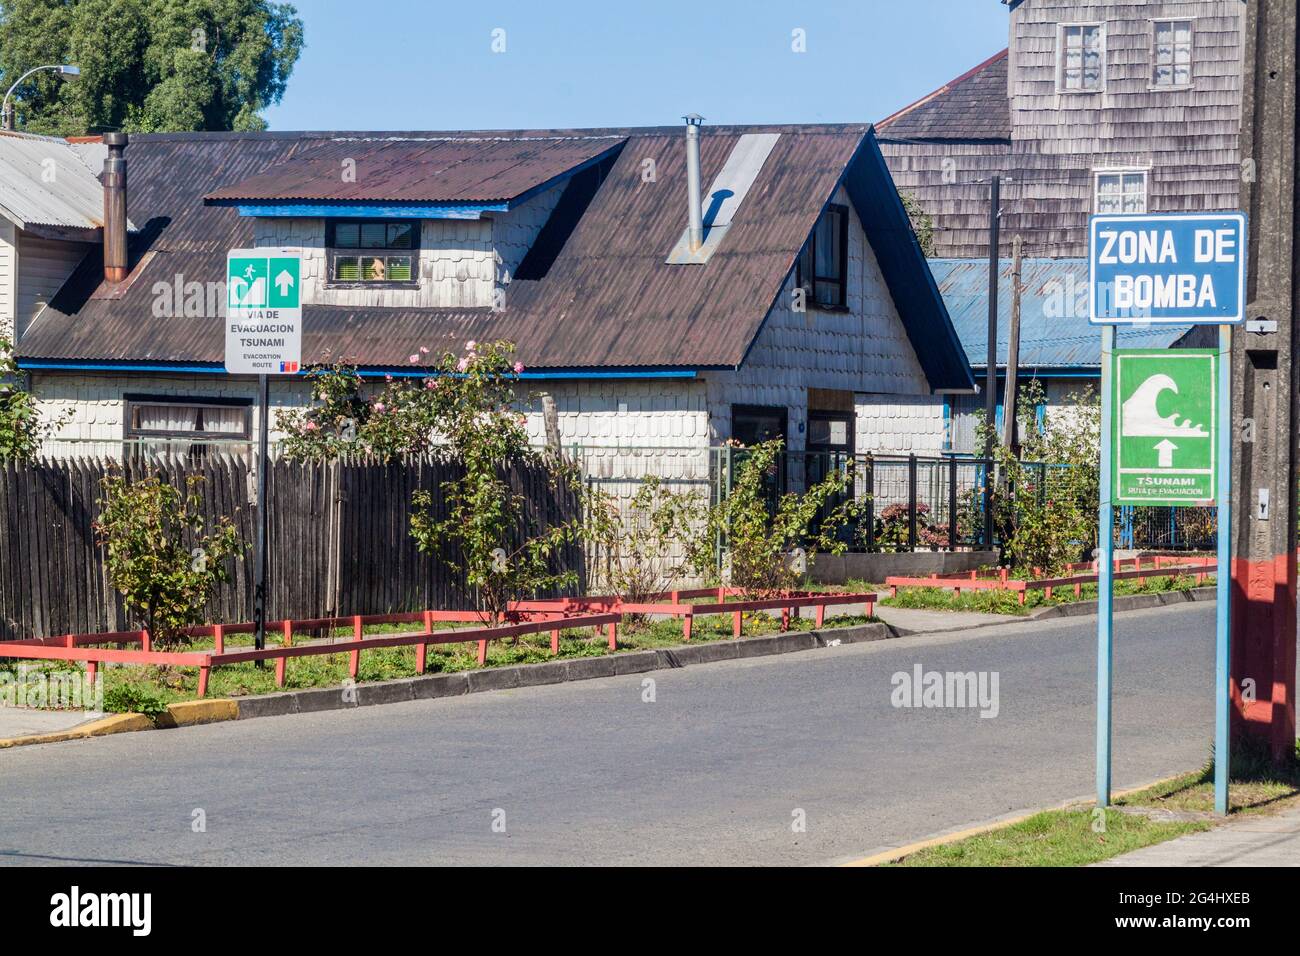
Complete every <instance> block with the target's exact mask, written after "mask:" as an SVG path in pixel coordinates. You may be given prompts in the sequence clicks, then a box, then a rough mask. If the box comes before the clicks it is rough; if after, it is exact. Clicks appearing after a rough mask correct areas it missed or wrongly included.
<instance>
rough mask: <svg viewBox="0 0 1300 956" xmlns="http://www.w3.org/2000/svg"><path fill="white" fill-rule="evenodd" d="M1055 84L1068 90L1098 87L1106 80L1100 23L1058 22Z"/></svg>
mask: <svg viewBox="0 0 1300 956" xmlns="http://www.w3.org/2000/svg"><path fill="white" fill-rule="evenodd" d="M1057 62H1058V73H1057V78H1056V87H1057V89H1058V90H1061V91H1064V92H1067V93H1091V92H1096V91H1098V90H1100V89H1101V88H1102V86H1103V82H1104V80H1105V69H1106V49H1105V34H1104V32H1103V28H1102V25H1101V24H1100V23H1067V24H1062V25H1061V34H1060V38H1059V42H1058V46H1057Z"/></svg>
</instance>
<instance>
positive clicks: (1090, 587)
mask: <svg viewBox="0 0 1300 956" xmlns="http://www.w3.org/2000/svg"><path fill="white" fill-rule="evenodd" d="M1213 584H1214V575H1207V576H1206V578H1205V582H1204V585H1203V586H1205V587H1211V586H1213ZM1195 587H1198V585H1197V583H1196V577H1195V575H1190V574H1185V575H1179V576H1170V575H1165V576H1161V577H1156V576H1154V575H1153V576H1151V577H1148V578H1147V579H1146V582H1145V583H1144V584H1139V583H1138V580H1137V579H1136V578H1123V579H1121V580H1119V581H1116V582H1115V594H1116V595H1117V596H1118V595H1124V594H1157V593H1160V592H1162V591H1190V590H1192V589H1193V588H1195ZM1095 600H1097V585H1095V584H1085V585H1083V586H1082V588H1081V589H1080V594H1079V596H1078V597H1075V596H1074V587H1073V585H1071V586H1068V587H1061V588H1055V589H1053V591H1052V596H1051V598H1048V597H1047V594H1046V592H1044V591H1042V590H1033V591H1027V592H1026V593H1025V603H1024V604H1023V605H1022V604H1020V603H1019V601H1018V599H1017V597H1016V595H1015V594H1014V593H1013V592H1011V591H1001V590H993V589H980V590H968V591H962V593H961V594H960V595H955V594H953V592H952V591H949V590H945V589H943V588H928V587H907V588H899V589H898V594H897V595H896V596H894V597H888V598H885V599H884V600H882V601H881V602H880V604H881V606H882V607H903V608H925V609H929V610H936V611H979V612H981V613H984V614H1012V615H1016V616H1021V617H1023V616H1024V615H1026V614H1029V613H1030V612H1031V611H1035V610H1037V609H1038V608H1042V607H1053V606H1055V605H1058V604H1072V603H1074V602H1075V601H1095Z"/></svg>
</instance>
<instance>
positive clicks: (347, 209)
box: [236, 202, 510, 219]
mask: <svg viewBox="0 0 1300 956" xmlns="http://www.w3.org/2000/svg"><path fill="white" fill-rule="evenodd" d="M236 208H237V209H238V210H239V214H240V215H241V216H256V217H258V218H262V219H481V218H482V216H483V213H485V212H506V211H507V210H509V208H510V206H509V204H508V203H503V202H498V203H472V204H463V205H456V206H431V205H410V206H403V205H396V204H392V203H347V204H342V203H256V204H254V203H240V204H239V205H237V206H236Z"/></svg>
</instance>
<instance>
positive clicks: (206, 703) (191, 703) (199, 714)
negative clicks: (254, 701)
mask: <svg viewBox="0 0 1300 956" xmlns="http://www.w3.org/2000/svg"><path fill="white" fill-rule="evenodd" d="M238 717H239V705H238V704H237V703H235V702H234V701H233V700H224V699H217V700H185V701H180V702H179V703H175V704H168V705H167V709H166V710H164V711H163V712H162V713H161V714H159V715H158V720H157V722H156V724H157V726H159V727H168V728H170V727H192V726H194V725H196V724H211V723H215V722H217V721H220V720H235V719H237V718H238Z"/></svg>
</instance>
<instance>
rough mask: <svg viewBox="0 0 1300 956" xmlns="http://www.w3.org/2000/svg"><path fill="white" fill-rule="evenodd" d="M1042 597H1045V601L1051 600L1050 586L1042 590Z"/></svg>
mask: <svg viewBox="0 0 1300 956" xmlns="http://www.w3.org/2000/svg"><path fill="white" fill-rule="evenodd" d="M1043 596H1044V597H1046V598H1047V600H1049V601H1050V600H1051V599H1052V586H1051V585H1050V584H1049V585H1048V586H1047V587H1045V588H1043ZM1020 603H1022V604H1023V603H1024V602H1023V601H1021V602H1020Z"/></svg>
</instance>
